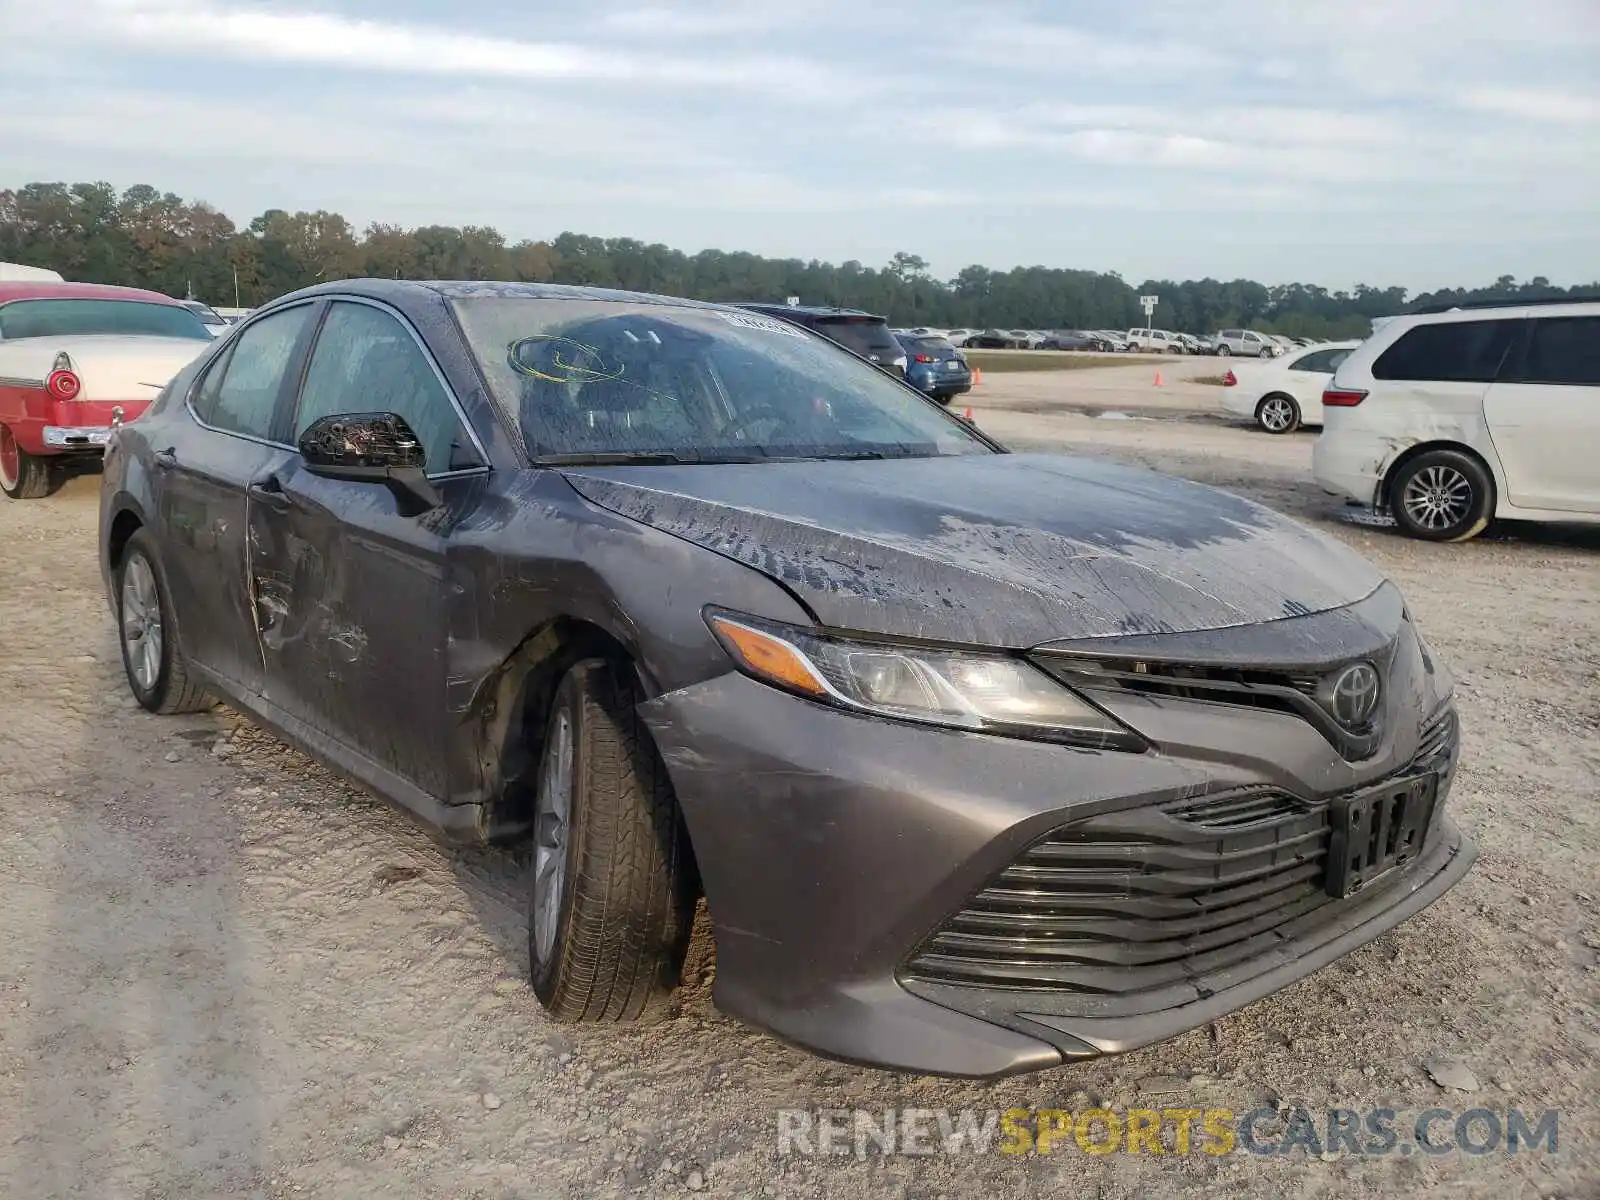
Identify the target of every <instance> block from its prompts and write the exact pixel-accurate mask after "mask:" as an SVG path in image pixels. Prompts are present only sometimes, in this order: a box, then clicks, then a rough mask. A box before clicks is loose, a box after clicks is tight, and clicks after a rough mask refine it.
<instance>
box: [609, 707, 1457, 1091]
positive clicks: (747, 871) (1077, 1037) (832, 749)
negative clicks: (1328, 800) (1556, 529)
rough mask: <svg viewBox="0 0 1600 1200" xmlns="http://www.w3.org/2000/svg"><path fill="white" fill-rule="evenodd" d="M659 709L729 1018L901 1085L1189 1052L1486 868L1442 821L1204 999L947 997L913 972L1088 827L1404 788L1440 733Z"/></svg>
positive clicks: (1217, 718)
mask: <svg viewBox="0 0 1600 1200" xmlns="http://www.w3.org/2000/svg"><path fill="white" fill-rule="evenodd" d="M1163 712H1166V715H1165V716H1163ZM641 713H642V715H643V716H644V717H645V719H646V721H647V722H648V723H649V725H650V727H651V730H652V732H653V734H654V736H655V740H656V742H657V745H658V746H659V748H660V750H661V753H662V756H663V758H664V760H665V762H666V764H667V767H668V770H669V772H670V774H671V776H672V779H673V783H674V786H675V788H676V790H677V794H678V798H679V802H680V804H681V805H682V808H683V812H684V815H685V818H686V820H687V823H688V826H689V830H690V835H691V838H692V840H693V844H694V849H695V855H696V859H697V862H698V864H699V868H700V874H701V878H702V880H703V882H704V885H705V890H706V895H707V899H708V902H709V906H710V911H711V915H712V918H713V921H714V923H715V928H716V937H717V964H718V968H717V979H716V985H715V997H716V1001H717V1003H718V1005H719V1007H721V1008H723V1009H724V1010H725V1011H727V1012H729V1013H732V1014H734V1015H736V1016H739V1017H742V1018H744V1019H746V1020H749V1021H751V1022H752V1023H754V1024H757V1025H761V1026H764V1027H766V1028H768V1029H770V1030H772V1031H773V1032H774V1033H776V1034H778V1035H779V1036H781V1037H784V1038H786V1039H789V1040H791V1041H794V1042H797V1043H799V1044H801V1045H803V1046H805V1047H807V1048H809V1049H811V1050H814V1051H817V1052H819V1053H822V1054H826V1055H829V1056H831V1057H835V1058H840V1059H844V1060H848V1061H854V1062H862V1063H867V1064H871V1065H874V1066H880V1067H886V1068H890V1069H898V1070H906V1071H915V1072H927V1073H934V1074H943V1075H957V1076H972V1077H991V1076H1000V1075H1006V1074H1012V1073H1016V1072H1020V1071H1029V1070H1037V1069H1040V1068H1044V1067H1049V1066H1054V1065H1058V1064H1059V1063H1061V1062H1063V1061H1066V1060H1068V1059H1072V1058H1082V1057H1087V1056H1091V1055H1095V1054H1101V1053H1112V1052H1117V1051H1122V1050H1128V1049H1132V1048H1134V1047H1136V1046H1141V1045H1144V1044H1147V1043H1149V1042H1154V1041H1158V1040H1162V1039H1164V1038H1168V1037H1171V1036H1174V1035H1176V1034H1178V1033H1181V1032H1184V1031H1185V1030H1188V1029H1192V1028H1194V1027H1196V1026H1198V1025H1203V1024H1205V1023H1207V1022H1209V1021H1211V1020H1214V1019H1215V1018H1216V1017H1218V1016H1220V1015H1222V1014H1224V1013H1227V1012H1230V1011H1232V1010H1234V1009H1236V1008H1238V1007H1240V1006H1242V1005H1245V1004H1248V1003H1250V1002H1251V1001H1253V1000H1256V999H1259V998H1260V997H1262V996H1265V995H1267V994H1269V993H1271V992H1273V991H1276V990H1278V989H1280V988H1282V987H1285V986H1286V985H1288V984H1290V983H1292V982H1294V981H1295V980H1297V979H1300V978H1302V977H1303V976H1305V975H1307V974H1309V973H1310V972H1312V971H1314V970H1316V969H1318V968H1320V967H1321V966H1323V965H1325V964H1326V963H1328V962H1330V961H1332V960H1333V959H1334V958H1337V957H1338V956H1340V955H1342V954H1345V953H1347V952H1348V951H1350V950H1353V949H1355V948H1356V947H1357V946H1359V945H1361V944H1363V943H1364V942H1367V941H1369V940H1371V939H1372V938H1375V937H1377V936H1379V935H1380V934H1382V933H1383V932H1385V931H1386V930H1388V929H1390V928H1392V927H1393V926H1395V925H1397V924H1399V923H1400V922H1401V921H1403V920H1405V919H1407V918H1408V917H1410V916H1411V915H1413V914H1414V913H1416V912H1418V911H1420V910H1421V909H1422V908H1424V907H1426V906H1427V905H1428V904H1430V903H1432V902H1433V901H1434V900H1435V899H1437V898H1438V897H1439V896H1440V895H1442V894H1443V893H1444V892H1445V891H1446V890H1447V889H1448V888H1449V887H1451V886H1452V885H1453V884H1454V883H1455V882H1456V881H1457V880H1458V879H1460V877H1461V876H1462V875H1463V874H1464V873H1465V872H1466V870H1467V869H1468V867H1469V866H1470V864H1471V862H1472V860H1473V857H1474V849H1473V847H1472V844H1471V843H1470V842H1469V841H1468V840H1467V839H1465V838H1464V837H1463V836H1462V834H1461V833H1460V831H1459V830H1457V829H1456V828H1455V826H1454V825H1453V824H1452V823H1450V822H1449V821H1448V820H1445V819H1443V818H1442V817H1441V818H1440V819H1438V820H1437V821H1436V824H1435V828H1434V830H1433V832H1432V834H1431V836H1430V837H1429V838H1428V841H1427V849H1426V852H1425V853H1424V854H1423V855H1422V856H1421V857H1419V858H1418V859H1416V860H1414V861H1413V862H1412V863H1411V864H1410V865H1409V866H1407V867H1406V868H1404V869H1403V870H1401V871H1396V872H1392V873H1391V874H1390V875H1389V876H1387V877H1385V879H1384V881H1383V883H1382V884H1381V885H1375V886H1374V889H1373V890H1372V891H1370V892H1363V893H1359V894H1358V895H1357V896H1353V897H1350V898H1349V899H1347V900H1339V901H1330V902H1328V903H1325V904H1322V905H1321V906H1320V907H1318V908H1317V909H1316V911H1315V913H1314V914H1311V915H1310V916H1308V917H1307V918H1305V919H1304V920H1302V921H1301V922H1299V923H1298V925H1297V927H1295V928H1294V929H1293V930H1292V933H1291V935H1290V936H1286V937H1284V938H1282V939H1280V940H1279V941H1278V943H1277V945H1276V946H1275V947H1274V948H1273V949H1272V950H1270V951H1269V952H1266V953H1263V954H1260V955H1255V956H1254V957H1251V958H1250V959H1249V960H1248V961H1246V962H1244V963H1241V964H1237V965H1236V966H1235V967H1234V969H1233V970H1232V971H1231V972H1225V973H1223V974H1222V975H1220V976H1218V977H1216V978H1211V979H1208V980H1207V981H1206V982H1205V984H1204V985H1203V987H1202V988H1200V989H1198V990H1194V991H1191V992H1189V993H1188V994H1187V996H1185V997H1181V998H1179V999H1177V1000H1176V1001H1174V1002H1172V1003H1168V1004H1166V1005H1165V1006H1164V1007H1161V1008H1159V1009H1158V1010H1156V1011H1148V1008H1149V1006H1148V1005H1145V1006H1143V1009H1144V1010H1142V1011H1121V1012H1119V1011H1117V1010H1116V1006H1115V1005H1111V1006H1105V1007H1103V1008H1102V1009H1101V1010H1100V1011H1096V1012H1092V1013H1090V1014H1087V1015H1086V1014H1085V1013H1084V1011H1083V1010H1082V1009H1079V1010H1077V1011H1076V1012H1074V1013H1072V1014H1069V1015H1063V1012H1062V1011H1061V1010H1062V1009H1063V1007H1066V1008H1071V1007H1072V1006H1070V1005H1067V1006H1062V1005H1060V1004H1057V1003H1055V1002H1054V1001H1053V1000H1052V994H1051V993H1050V992H1049V991H1048V990H1044V991H1041V990H1031V991H1030V990H1020V989H1009V988H991V987H971V986H959V985H941V984H930V983H928V982H927V981H925V980H923V979H912V978H908V977H907V975H906V966H907V964H908V962H909V961H910V960H911V959H912V958H913V956H914V955H915V953H916V952H917V950H918V948H919V947H920V946H922V945H924V943H925V942H926V941H927V939H928V938H929V937H930V935H932V934H933V933H934V932H935V931H937V930H939V929H940V928H941V927H942V926H943V925H944V924H945V923H946V921H947V920H948V919H949V918H950V917H951V916H952V914H955V913H957V912H958V911H959V910H961V909H962V908H963V906H964V905H966V904H967V902H968V901H969V900H970V899H971V898H973V897H974V896H975V895H977V894H978V893H979V892H980V891H981V890H983V889H984V888H985V887H986V886H987V885H988V884H989V883H990V882H991V881H992V880H994V879H995V878H996V877H997V876H998V875H999V874H1000V873H1001V872H1002V871H1004V870H1005V869H1006V868H1007V867H1008V866H1009V865H1011V864H1013V863H1014V862H1016V861H1017V859H1018V857H1019V856H1020V855H1021V854H1023V852H1024V851H1026V850H1027V849H1028V848H1029V847H1030V846H1032V845H1034V844H1035V843H1037V842H1038V841H1039V840H1040V839H1041V838H1043V837H1045V835H1047V834H1049V833H1050V832H1051V831H1052V830H1056V829H1059V828H1060V827H1061V826H1062V825H1064V824H1066V823H1068V822H1070V821H1074V820H1078V819H1080V818H1086V817H1090V816H1094V815H1099V814H1108V813H1119V812H1123V811H1131V810H1135V809H1139V808H1148V807H1149V806H1152V805H1159V804H1168V803H1172V802H1175V801H1177V800H1180V799H1186V798H1188V799H1192V798H1193V797H1195V796H1200V795H1207V794H1210V793H1212V792H1221V791H1228V790H1231V789H1234V788H1249V787H1264V786H1271V787H1276V788H1281V789H1284V790H1285V791H1288V792H1291V793H1295V794H1299V795H1305V796H1312V797H1326V796H1328V795H1331V794H1336V793H1340V792H1343V791H1345V790H1349V789H1351V788H1353V787H1359V786H1361V785H1362V784H1364V783H1366V782H1369V781H1370V780H1372V779H1375V778H1378V777H1381V776H1383V775H1385V774H1386V773H1389V772H1392V770H1393V769H1394V768H1395V767H1396V766H1397V765H1398V763H1399V762H1400V761H1401V760H1403V759H1404V758H1406V757H1408V756H1409V755H1411V754H1412V753H1413V752H1414V751H1415V749H1416V742H1417V730H1416V728H1415V727H1413V728H1411V729H1410V730H1409V731H1407V732H1406V733H1405V736H1404V737H1402V738H1401V739H1399V741H1400V743H1409V744H1397V745H1396V746H1395V747H1392V748H1391V750H1392V753H1391V752H1389V751H1386V755H1385V757H1382V758H1380V759H1379V760H1375V761H1374V762H1372V763H1370V764H1366V765H1365V766H1364V767H1362V768H1359V769H1358V768H1356V767H1353V766H1351V765H1350V764H1346V763H1343V762H1342V760H1338V758H1337V755H1333V754H1332V753H1331V752H1330V749H1329V746H1328V744H1327V742H1326V741H1324V740H1323V738H1322V737H1321V735H1319V734H1318V733H1316V732H1315V731H1314V730H1312V729H1311V728H1310V726H1309V725H1307V724H1306V723H1305V722H1303V721H1300V720H1297V719H1296V718H1293V717H1291V716H1288V715H1286V714H1283V713H1279V712H1272V711H1268V710H1261V709H1249V708H1244V709H1232V708H1229V709H1226V710H1222V706H1217V705H1183V706H1173V707H1172V708H1171V709H1170V710H1164V709H1163V708H1162V706H1160V705H1150V704H1148V703H1146V704H1145V706H1144V711H1143V720H1142V722H1141V726H1140V727H1141V731H1142V732H1145V733H1146V734H1147V736H1150V737H1151V738H1152V740H1153V741H1154V742H1155V743H1156V744H1158V745H1165V748H1166V749H1165V752H1163V753H1152V754H1145V755H1138V754H1125V753H1115V752H1092V751H1084V750H1075V749H1070V748H1065V747H1060V746H1051V745H1046V744H1042V743H1035V742H1027V741H1019V740H1012V739H1005V738H997V737H989V736H985V735H978V734H964V733H957V732H950V731H946V730H939V729H931V728H922V727H917V726H914V725H907V724H899V723H894V722H889V721H884V720H878V719H875V718H872V717H864V716H858V715H854V714H849V713H845V712H840V711H837V710H833V709H829V708H826V707H823V706H820V705H817V704H813V703H810V702H807V701H803V700H798V699H795V698H793V697H790V696H788V695H785V694H783V693H780V692H778V691H775V690H773V689H771V688H769V687H766V686H764V685H762V684H759V683H756V682H754V681H752V680H750V679H747V678H745V677H743V676H741V675H728V676H723V677H720V678H717V679H714V680H711V681H709V682H707V683H704V684H700V685H696V686H694V687H690V688H686V689H683V690H681V691H677V692H672V693H669V694H667V695H664V696H661V697H658V698H656V699H654V700H651V701H649V702H648V703H646V704H645V705H644V706H642V708H641ZM1200 745H1215V746H1226V747H1230V749H1228V750H1226V751H1219V752H1217V753H1215V754H1211V753H1207V752H1204V751H1199V750H1196V749H1195V747H1197V746H1200ZM1241 748H1242V749H1241ZM1079 998H1080V999H1081V997H1079ZM1132 1007H1133V1008H1135V1009H1137V1008H1139V1006H1137V1005H1136V1006H1132ZM1053 1010H1055V1011H1053Z"/></svg>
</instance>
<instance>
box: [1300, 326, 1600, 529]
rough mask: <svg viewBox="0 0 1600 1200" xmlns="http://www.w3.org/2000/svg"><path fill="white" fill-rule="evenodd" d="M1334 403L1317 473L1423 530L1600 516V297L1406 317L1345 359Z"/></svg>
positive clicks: (1329, 397) (1315, 457)
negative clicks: (1501, 520)
mask: <svg viewBox="0 0 1600 1200" xmlns="http://www.w3.org/2000/svg"><path fill="white" fill-rule="evenodd" d="M1322 409H1323V427H1322V435H1321V436H1320V437H1319V438H1318V439H1317V442H1316V447H1315V449H1314V450H1313V453H1312V464H1313V471H1314V472H1315V474H1316V478H1317V482H1318V483H1319V484H1320V485H1321V486H1322V487H1323V489H1324V490H1326V491H1328V492H1330V493H1332V494H1334V495H1337V496H1344V497H1346V498H1348V499H1351V500H1355V501H1358V502H1359V503H1361V504H1365V505H1372V506H1373V507H1375V508H1378V509H1386V510H1388V511H1389V512H1390V513H1392V514H1393V516H1394V519H1395V522H1396V523H1397V524H1398V525H1399V526H1400V528H1401V529H1402V530H1403V531H1404V532H1406V533H1408V534H1410V535H1411V536H1413V537H1419V538H1427V539H1429V540H1431V541H1464V540H1465V539H1467V538H1470V537H1474V536H1476V535H1477V534H1478V533H1480V532H1482V530H1483V529H1484V527H1485V526H1486V525H1488V523H1489V521H1490V520H1491V519H1492V518H1495V517H1502V518H1506V519H1511V520H1522V521H1572V522H1582V523H1600V301H1571V300H1565V301H1554V302H1536V303H1527V302H1525V303H1522V304H1517V305H1504V304H1502V305H1499V306H1496V307H1490V306H1487V305H1485V306H1470V305H1468V306H1463V307H1459V308H1453V309H1451V310H1450V311H1448V312H1433V313H1427V314H1411V315H1407V316H1401V317H1396V318H1394V319H1393V320H1391V321H1388V322H1386V323H1385V324H1384V325H1383V327H1382V328H1381V329H1379V330H1377V331H1376V332H1375V333H1374V334H1373V335H1372V337H1370V338H1368V339H1367V340H1366V341H1365V342H1363V343H1362V344H1361V345H1360V346H1359V347H1358V348H1357V349H1356V350H1355V351H1354V352H1352V353H1351V355H1350V357H1348V358H1347V359H1345V360H1344V361H1343V362H1342V363H1340V364H1339V367H1338V370H1337V371H1335V373H1334V376H1333V379H1332V380H1331V381H1330V382H1329V384H1328V388H1327V390H1326V391H1325V392H1323V394H1322Z"/></svg>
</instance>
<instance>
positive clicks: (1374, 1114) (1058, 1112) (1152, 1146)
mask: <svg viewBox="0 0 1600 1200" xmlns="http://www.w3.org/2000/svg"><path fill="white" fill-rule="evenodd" d="M1559 1125H1560V1115H1559V1113H1558V1112H1557V1111H1556V1110H1554V1109H1546V1110H1544V1111H1542V1112H1538V1113H1531V1114H1530V1113H1524V1112H1522V1111H1521V1110H1520V1109H1515V1108H1512V1109H1506V1110H1504V1111H1497V1110H1495V1109H1488V1108H1470V1109H1464V1110H1461V1111H1456V1110H1454V1109H1446V1108H1426V1109H1420V1110H1417V1111H1415V1112H1409V1111H1408V1112H1401V1111H1398V1110H1395V1109H1392V1108H1368V1109H1355V1108H1330V1109H1326V1110H1322V1111H1315V1110H1312V1109H1307V1108H1288V1109H1283V1110H1280V1109H1276V1108H1259V1109H1254V1110H1251V1111H1249V1112H1244V1113H1239V1112H1236V1111H1235V1110H1233V1109H1230V1108H1128V1109H1110V1108H1086V1109H1082V1110H1080V1111H1077V1112H1073V1111H1070V1110H1068V1109H1062V1108H1010V1109H1004V1110H1002V1109H970V1108H963V1109H948V1108H885V1109H855V1108H818V1109H804V1108H784V1109H779V1110H778V1112H777V1151H778V1156H779V1157H780V1158H786V1157H790V1156H795V1155H802V1156H818V1157H830V1158H831V1157H853V1158H868V1157H887V1156H893V1155H913V1156H927V1155H941V1154H942V1155H979V1154H995V1153H998V1154H1010V1155H1025V1154H1029V1153H1032V1154H1040V1155H1046V1154H1095V1155H1103V1154H1173V1155H1185V1154H1209V1155H1223V1154H1261V1155H1287V1154H1294V1153H1296V1152H1297V1151H1299V1152H1303V1153H1304V1154H1306V1155H1308V1156H1311V1157H1322V1156H1325V1155H1364V1156H1381V1155H1389V1154H1399V1155H1413V1154H1424V1155H1429V1156H1437V1155H1445V1154H1470V1155H1483V1154H1522V1153H1540V1154H1554V1153H1556V1152H1557V1151H1558V1149H1559V1141H1560V1134H1559Z"/></svg>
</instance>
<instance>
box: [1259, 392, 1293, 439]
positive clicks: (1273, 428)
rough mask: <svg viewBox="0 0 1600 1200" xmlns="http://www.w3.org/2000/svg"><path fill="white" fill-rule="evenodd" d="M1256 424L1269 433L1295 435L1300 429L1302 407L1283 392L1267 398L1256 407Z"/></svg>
mask: <svg viewBox="0 0 1600 1200" xmlns="http://www.w3.org/2000/svg"><path fill="white" fill-rule="evenodd" d="M1256 424H1258V425H1260V426H1261V428H1263V429H1265V430H1266V431H1267V432H1268V433H1293V432H1294V431H1295V430H1296V429H1299V428H1300V406H1299V405H1298V404H1296V403H1295V400H1294V397H1293V396H1285V395H1283V394H1282V393H1281V392H1278V393H1274V394H1273V395H1271V396H1266V397H1264V398H1263V399H1262V401H1261V403H1260V404H1258V405H1256Z"/></svg>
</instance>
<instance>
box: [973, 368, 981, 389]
mask: <svg viewBox="0 0 1600 1200" xmlns="http://www.w3.org/2000/svg"><path fill="white" fill-rule="evenodd" d="M982 382H983V368H982V367H973V368H972V386H973V387H977V386H978V385H979V384H980V383H982Z"/></svg>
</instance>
